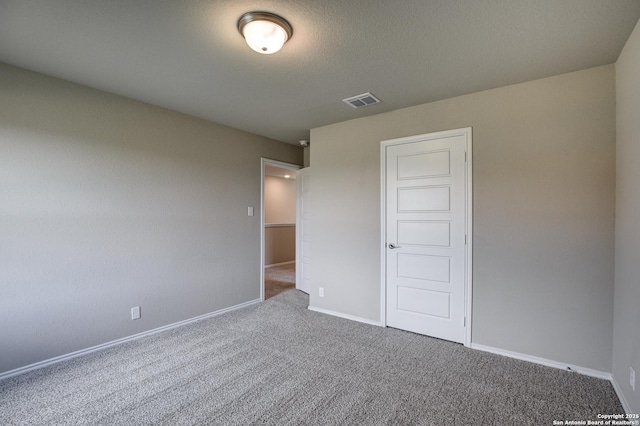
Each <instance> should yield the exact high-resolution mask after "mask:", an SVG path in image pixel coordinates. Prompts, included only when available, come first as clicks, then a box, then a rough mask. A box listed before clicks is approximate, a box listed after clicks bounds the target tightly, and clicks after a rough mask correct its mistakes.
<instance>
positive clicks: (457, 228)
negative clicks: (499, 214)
mask: <svg viewBox="0 0 640 426" xmlns="http://www.w3.org/2000/svg"><path fill="white" fill-rule="evenodd" d="M438 135H442V137H438V136H430V135H423V136H424V138H423V139H422V138H421V137H417V138H410V139H411V140H410V141H407V142H399V143H397V144H389V145H387V146H386V147H385V159H386V162H385V168H386V170H385V188H384V190H385V199H386V207H385V217H386V223H385V229H386V231H385V232H386V243H387V248H386V274H387V276H386V302H387V307H386V316H387V325H389V326H391V327H397V328H401V329H404V330H409V331H413V332H416V333H421V334H427V335H430V336H434V337H438V338H442V339H446V340H451V341H454V342H460V343H462V342H464V339H465V333H466V329H465V318H464V316H465V311H466V300H465V294H466V281H465V279H466V278H465V277H466V269H465V268H466V267H467V263H466V250H465V244H466V238H465V237H466V223H467V221H466V215H467V206H466V200H467V188H466V164H465V161H466V160H465V151H466V146H467V137H466V134H465V133H460V132H457V134H447V133H446V132H444V133H441V134H438ZM407 139H409V138H407Z"/></svg>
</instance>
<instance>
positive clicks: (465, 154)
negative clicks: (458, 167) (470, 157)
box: [464, 151, 467, 163]
mask: <svg viewBox="0 0 640 426" xmlns="http://www.w3.org/2000/svg"><path fill="white" fill-rule="evenodd" d="M464 162H465V163H466V162H467V151H465V152H464Z"/></svg>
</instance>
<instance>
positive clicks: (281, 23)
mask: <svg viewBox="0 0 640 426" xmlns="http://www.w3.org/2000/svg"><path fill="white" fill-rule="evenodd" d="M238 31H240V34H242V36H243V37H244V39H245V40H246V41H247V44H248V45H249V47H250V48H251V49H253V50H255V51H256V52H258V53H262V54H264V55H270V54H272V53H276V52H277V51H278V50H280V49H282V46H283V45H284V44H285V43H286V42H287V40H289V39H290V38H291V36H292V35H293V28H291V24H290V23H289V22H288V21H287V20H286V19H284V18H283V17H281V16H278V15H275V14H273V13H269V12H247V13H245V14H244V15H242V16H241V17H240V19H238Z"/></svg>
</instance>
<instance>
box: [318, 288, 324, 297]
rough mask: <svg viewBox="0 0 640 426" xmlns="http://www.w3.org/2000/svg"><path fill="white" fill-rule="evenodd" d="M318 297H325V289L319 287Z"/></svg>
mask: <svg viewBox="0 0 640 426" xmlns="http://www.w3.org/2000/svg"><path fill="white" fill-rule="evenodd" d="M318 296H320V297H324V287H319V288H318Z"/></svg>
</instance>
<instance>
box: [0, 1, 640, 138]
mask: <svg viewBox="0 0 640 426" xmlns="http://www.w3.org/2000/svg"><path fill="white" fill-rule="evenodd" d="M250 10H265V11H270V12H275V13H278V14H280V15H282V16H284V17H285V18H286V19H287V20H289V21H290V22H291V24H292V26H293V29H294V34H293V37H292V39H291V40H290V41H289V42H288V43H287V44H286V45H285V46H284V48H283V49H282V51H280V52H279V53H277V54H275V55H260V54H258V53H255V52H253V51H252V50H250V49H249V47H248V46H247V45H246V44H245V43H244V40H243V38H242V37H241V36H240V34H239V33H238V32H237V30H236V22H237V20H238V18H239V17H240V15H242V14H243V13H244V12H247V11H250ZM639 18H640V1H638V0H535V1H533V0H473V1H472V0H350V1H344V0H323V1H320V0H270V1H269V0H262V1H243V0H109V1H106V0H85V1H78V0H0V61H2V62H6V63H9V64H12V65H17V66H20V67H24V68H27V69H31V70H34V71H39V72H42V73H45V74H49V75H53V76H56V77H60V78H63V79H66V80H70V81H74V82H78V83H81V84H85V85H88V86H91V87H95V88H98V89H102V90H105V91H108V92H112V93H116V94H119V95H123V96H127V97H130V98H133V99H137V100H140V101H144V102H148V103H151V104H155V105H159V106H162V107H165V108H169V109H172V110H175V111H180V112H183V113H186V114H191V115H194V116H197V117H201V118H204V119H207V120H211V121H214V122H218V123H222V124H226V125H228V126H232V127H236V128H239V129H243V130H246V131H249V132H253V133H257V134H260V135H264V136H268V137H271V138H274V139H278V140H282V141H285V142H289V143H296V142H297V141H298V140H299V139H308V138H309V129H311V128H314V127H318V126H322V125H325V124H330V123H335V122H339V121H344V120H348V119H352V118H356V117H362V116H365V115H371V114H377V113H381V112H385V111H390V110H394V109H398V108H403V107H408V106H412V105H417V104H422V103H425V102H430V101H435V100H439V99H445V98H449V97H453V96H458V95H462V94H466V93H472V92H477V91H480V90H486V89H491V88H495V87H500V86H505V85H509V84H514V83H518V82H522V81H528V80H534V79H538V78H543V77H547V76H551V75H556V74H561V73H565V72H570V71H575V70H579V69H585V68H590V67H594V66H598V65H604V64H610V63H613V62H615V60H616V59H617V57H618V55H619V53H620V51H621V49H622V47H623V46H624V43H625V41H626V40H627V38H628V36H629V34H630V33H631V31H632V30H633V27H634V26H635V24H636V22H637V21H638V19H639ZM364 92H372V93H373V94H374V95H376V96H377V97H379V98H380V99H382V101H383V102H382V103H381V104H378V105H374V106H370V107H365V108H362V109H353V108H351V107H349V106H347V105H346V104H344V103H343V102H342V101H341V100H342V99H343V98H346V97H350V96H354V95H358V94H361V93H364Z"/></svg>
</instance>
